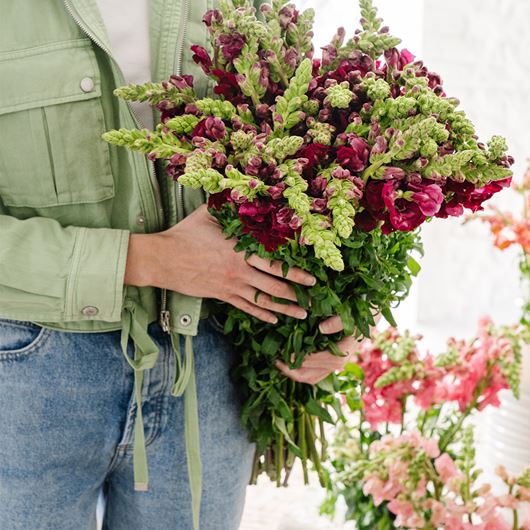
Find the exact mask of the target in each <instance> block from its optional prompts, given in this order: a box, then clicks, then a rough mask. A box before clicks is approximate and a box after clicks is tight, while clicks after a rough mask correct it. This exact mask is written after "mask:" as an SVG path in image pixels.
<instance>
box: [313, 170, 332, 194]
mask: <svg viewBox="0 0 530 530" xmlns="http://www.w3.org/2000/svg"><path fill="white" fill-rule="evenodd" d="M327 185H328V181H327V179H325V178H324V177H321V176H320V175H319V176H318V177H315V178H314V179H313V180H312V181H311V182H310V184H309V189H310V191H311V193H312V194H313V195H322V193H323V192H324V190H325V189H326V186H327Z"/></svg>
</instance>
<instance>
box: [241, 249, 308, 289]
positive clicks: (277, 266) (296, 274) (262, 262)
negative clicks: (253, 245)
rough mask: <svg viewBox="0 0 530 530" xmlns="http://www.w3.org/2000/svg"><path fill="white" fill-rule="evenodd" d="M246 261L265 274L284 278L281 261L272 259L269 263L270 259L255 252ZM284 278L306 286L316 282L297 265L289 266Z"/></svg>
mask: <svg viewBox="0 0 530 530" xmlns="http://www.w3.org/2000/svg"><path fill="white" fill-rule="evenodd" d="M247 263H248V264H249V265H252V266H253V267H255V268H256V269H259V270H260V271H263V272H266V273H267V274H272V275H274V276H278V277H280V278H284V275H283V271H282V262H281V261H273V262H272V263H271V261H270V260H266V259H263V258H260V257H259V256H258V255H257V254H252V256H250V258H248V260H247ZM285 278H286V279H287V280H290V281H292V282H295V283H299V284H301V285H307V286H312V285H315V283H316V278H315V277H314V276H313V275H312V274H309V273H308V272H306V271H303V270H302V269H299V268H298V267H290V268H289V272H288V273H287V276H285Z"/></svg>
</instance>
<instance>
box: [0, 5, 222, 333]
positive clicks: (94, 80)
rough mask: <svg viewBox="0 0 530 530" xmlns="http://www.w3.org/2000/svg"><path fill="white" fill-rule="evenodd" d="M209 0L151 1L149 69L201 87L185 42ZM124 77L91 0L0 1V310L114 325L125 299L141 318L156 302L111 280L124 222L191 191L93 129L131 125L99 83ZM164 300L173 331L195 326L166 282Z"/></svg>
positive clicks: (119, 275) (167, 206)
mask: <svg viewBox="0 0 530 530" xmlns="http://www.w3.org/2000/svg"><path fill="white" fill-rule="evenodd" d="M5 4H7V7H6V5H5ZM212 4H213V1H212V0H193V1H191V0H154V1H152V2H151V17H150V30H151V50H152V61H151V62H152V78H153V80H161V79H164V78H167V77H168V76H169V75H170V74H172V73H181V72H185V73H187V74H193V75H194V76H195V79H196V83H197V87H198V89H199V93H201V92H204V91H205V90H206V89H207V79H206V77H205V76H204V75H203V74H202V71H201V70H200V68H198V67H197V65H196V64H195V63H194V62H193V61H192V59H191V53H190V52H189V47H190V45H191V44H192V43H200V44H203V45H204V44H205V42H206V37H207V33H206V27H205V25H204V24H203V23H202V20H201V19H202V16H203V14H204V12H205V11H206V10H207V9H209V8H211V7H212ZM123 84H124V80H123V76H122V74H121V72H120V69H119V68H118V66H117V64H116V63H115V61H114V60H113V58H112V55H111V53H110V45H109V40H108V37H107V34H106V31H105V27H104V24H103V21H102V19H101V16H100V14H99V11H98V8H97V5H96V2H95V0H83V1H81V0H66V1H65V2H64V3H63V1H62V0H49V1H46V2H43V1H42V0H23V1H21V2H7V3H4V4H3V5H2V16H1V18H0V318H9V319H20V320H30V321H35V322H38V323H39V324H41V325H45V326H47V327H53V328H58V329H65V330H72V331H107V330H116V329H119V328H120V327H121V320H122V310H123V306H124V302H125V301H126V300H128V301H131V302H132V303H135V304H139V305H141V307H142V308H143V309H145V311H146V312H147V315H148V320H149V322H152V321H154V320H156V319H157V318H158V315H159V314H160V310H162V309H165V308H163V307H161V305H162V304H161V299H162V298H165V297H166V295H165V294H164V293H160V292H159V291H158V290H156V289H153V288H142V289H138V288H133V287H127V288H124V286H123V276H124V270H125V262H126V255H127V245H128V238H129V234H130V233H131V232H139V233H141V232H155V231H160V230H162V229H163V228H165V227H167V226H170V225H172V224H175V223H176V222H177V221H178V220H180V219H181V218H182V217H183V216H184V215H186V214H188V213H190V212H191V211H192V210H193V209H194V208H196V207H197V206H198V205H200V204H201V203H202V202H204V197H203V195H202V193H199V192H190V191H189V190H185V192H184V193H181V192H182V191H183V190H181V189H179V188H178V187H177V186H175V185H174V184H173V183H172V182H170V181H169V180H168V179H167V178H166V176H165V175H164V174H163V172H158V173H159V175H158V179H157V178H156V175H155V171H154V167H153V165H152V163H150V162H148V161H147V160H146V158H145V157H144V156H143V155H141V154H137V153H130V152H127V151H126V150H125V149H123V148H116V147H113V146H109V145H107V144H106V143H105V142H104V141H103V140H102V139H101V135H102V133H103V132H105V131H106V130H109V129H113V128H119V127H126V128H133V127H135V126H136V120H135V118H134V116H133V115H132V114H131V111H130V108H129V106H128V105H127V104H126V103H124V102H122V101H118V99H117V98H116V97H114V96H113V94H112V90H113V89H114V88H115V87H116V86H120V85H123ZM157 180H159V182H157ZM161 189H162V190H163V193H161V192H160V190H161ZM162 302H163V300H162ZM165 305H167V309H168V310H169V311H170V325H171V328H172V330H174V331H176V332H178V333H182V334H186V335H194V334H196V332H197V324H198V321H199V318H200V314H201V300H200V299H197V298H193V297H188V296H184V295H182V294H179V293H174V292H171V293H167V300H166V302H165Z"/></svg>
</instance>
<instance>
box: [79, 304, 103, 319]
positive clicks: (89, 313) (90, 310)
mask: <svg viewBox="0 0 530 530" xmlns="http://www.w3.org/2000/svg"><path fill="white" fill-rule="evenodd" d="M81 313H83V315H85V316H86V317H95V316H96V315H97V314H98V313H99V309H98V308H97V307H94V306H93V305H87V306H86V307H83V310H82V311H81Z"/></svg>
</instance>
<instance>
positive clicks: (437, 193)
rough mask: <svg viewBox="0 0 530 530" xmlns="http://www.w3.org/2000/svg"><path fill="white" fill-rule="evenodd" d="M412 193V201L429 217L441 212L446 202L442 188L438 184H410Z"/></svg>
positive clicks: (409, 187)
mask: <svg viewBox="0 0 530 530" xmlns="http://www.w3.org/2000/svg"><path fill="white" fill-rule="evenodd" d="M408 189H409V191H412V192H413V194H412V200H413V201H414V202H415V203H416V204H417V205H418V206H419V208H420V210H421V212H422V213H423V214H424V215H426V216H427V217H432V216H433V215H435V214H437V213H438V212H439V211H440V207H441V205H442V202H443V200H444V195H443V193H442V188H440V186H438V185H437V184H409V185H408Z"/></svg>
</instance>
